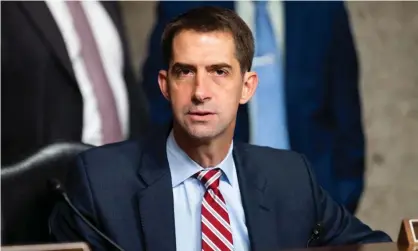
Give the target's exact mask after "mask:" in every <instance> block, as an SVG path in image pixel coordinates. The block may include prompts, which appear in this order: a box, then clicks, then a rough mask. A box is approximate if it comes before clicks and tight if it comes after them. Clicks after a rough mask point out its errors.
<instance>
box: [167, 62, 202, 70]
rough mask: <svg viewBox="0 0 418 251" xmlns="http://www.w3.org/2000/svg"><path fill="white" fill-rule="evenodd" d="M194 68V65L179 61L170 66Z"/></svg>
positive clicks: (174, 67) (173, 67)
mask: <svg viewBox="0 0 418 251" xmlns="http://www.w3.org/2000/svg"><path fill="white" fill-rule="evenodd" d="M184 68H187V69H196V67H195V66H194V65H191V64H186V63H180V62H176V63H174V64H173V65H172V66H171V69H184Z"/></svg>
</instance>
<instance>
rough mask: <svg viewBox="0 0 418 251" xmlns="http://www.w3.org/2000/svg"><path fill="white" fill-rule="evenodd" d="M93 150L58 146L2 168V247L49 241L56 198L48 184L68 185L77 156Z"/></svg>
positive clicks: (71, 144)
mask: <svg viewBox="0 0 418 251" xmlns="http://www.w3.org/2000/svg"><path fill="white" fill-rule="evenodd" d="M90 147H91V146H89V145H85V144H81V143H56V144H52V145H49V146H47V147H45V148H43V149H41V150H40V151H38V152H37V153H35V154H33V155H31V156H30V157H28V158H27V159H25V160H23V161H21V162H19V163H17V164H14V165H11V166H3V167H2V168H1V207H2V208H1V211H2V224H1V225H2V245H15V244H37V243H47V242H49V229H48V217H49V215H50V213H51V210H52V207H53V205H54V202H55V199H56V196H55V195H54V194H53V193H52V192H51V191H49V189H48V186H47V181H48V180H49V179H51V178H57V179H59V180H60V181H61V182H63V183H64V182H65V177H66V174H67V171H68V169H69V168H71V167H72V166H74V165H75V159H76V158H75V157H76V155H77V154H79V153H80V152H82V151H84V150H87V149H88V148H90Z"/></svg>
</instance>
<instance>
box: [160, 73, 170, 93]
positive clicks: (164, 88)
mask: <svg viewBox="0 0 418 251" xmlns="http://www.w3.org/2000/svg"><path fill="white" fill-rule="evenodd" d="M167 75H168V72H167V71H166V70H160V71H159V72H158V85H159V86H160V91H161V93H162V94H163V95H164V97H165V98H166V99H167V100H170V94H169V92H168V76H167Z"/></svg>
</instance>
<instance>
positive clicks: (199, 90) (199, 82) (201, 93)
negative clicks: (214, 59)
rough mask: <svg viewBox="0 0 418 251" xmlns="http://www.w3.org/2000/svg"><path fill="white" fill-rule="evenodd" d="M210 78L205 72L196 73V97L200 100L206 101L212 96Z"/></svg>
mask: <svg viewBox="0 0 418 251" xmlns="http://www.w3.org/2000/svg"><path fill="white" fill-rule="evenodd" d="M209 85H210V79H209V76H208V75H207V74H205V73H198V74H196V78H195V83H194V93H193V94H194V95H193V96H194V99H195V100H196V101H199V102H205V101H207V100H209V99H210V98H211V91H210V86H209Z"/></svg>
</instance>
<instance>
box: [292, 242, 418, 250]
mask: <svg viewBox="0 0 418 251" xmlns="http://www.w3.org/2000/svg"><path fill="white" fill-rule="evenodd" d="M288 251H418V246H410V247H407V246H398V244H396V243H393V242H390V243H378V244H365V245H352V246H335V247H317V248H305V249H289V250H288Z"/></svg>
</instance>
